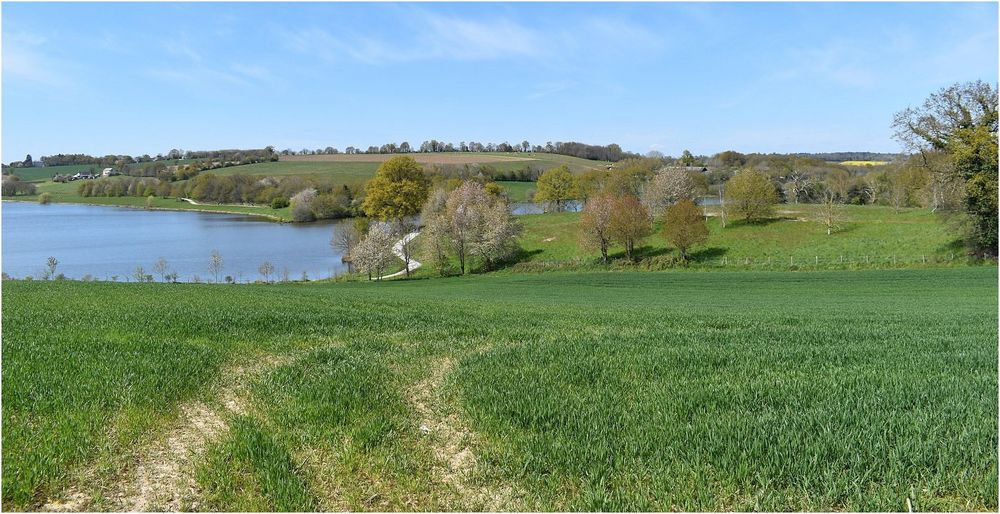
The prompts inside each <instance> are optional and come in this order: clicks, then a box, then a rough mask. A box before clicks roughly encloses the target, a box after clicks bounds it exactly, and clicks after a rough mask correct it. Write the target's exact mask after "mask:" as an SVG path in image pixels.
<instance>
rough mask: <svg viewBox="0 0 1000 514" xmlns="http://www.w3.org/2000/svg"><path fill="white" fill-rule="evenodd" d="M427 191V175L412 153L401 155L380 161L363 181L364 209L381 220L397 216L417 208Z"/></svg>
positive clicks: (407, 213) (428, 190)
mask: <svg viewBox="0 0 1000 514" xmlns="http://www.w3.org/2000/svg"><path fill="white" fill-rule="evenodd" d="M429 192H430V179H429V178H428V177H427V175H426V174H424V170H423V167H421V166H420V164H418V163H417V161H415V160H413V158H412V157H408V156H405V155H401V156H398V157H393V158H392V159H389V160H387V161H385V162H383V163H382V165H381V166H379V167H378V170H377V171H376V172H375V177H374V178H372V179H371V180H369V181H368V183H367V184H366V185H365V194H366V196H365V201H364V204H363V209H364V211H365V213H366V214H368V216H370V217H372V218H376V219H379V220H382V221H388V220H398V219H402V218H405V217H407V216H413V215H415V214H417V213H419V212H420V208H421V207H422V206H423V204H424V201H425V200H427V195H428V193H429Z"/></svg>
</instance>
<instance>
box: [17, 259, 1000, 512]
mask: <svg viewBox="0 0 1000 514" xmlns="http://www.w3.org/2000/svg"><path fill="white" fill-rule="evenodd" d="M996 284H997V270H996V268H995V267H965V268H954V269H923V270H880V271H853V272H847V271H827V272H797V273H786V272H770V273H756V272H741V273H607V272H602V273H549V274H543V275H489V276H472V277H463V278H453V279H444V280H431V281H428V280H412V281H391V282H384V283H327V284H272V285H263V284H262V285H241V286H223V285H206V284H200V285H199V284H121V283H79V282H5V283H4V293H5V296H4V302H3V305H2V309H3V319H4V323H3V326H2V330H3V355H4V360H3V376H4V380H3V395H4V399H5V400H6V401H5V402H4V404H3V412H2V415H3V426H4V438H3V477H4V481H3V506H4V508H5V509H7V510H24V509H32V508H38V507H41V506H45V507H47V508H75V509H76V510H101V509H108V508H112V509H118V508H121V509H135V508H138V509H139V510H157V509H160V508H192V509H195V510H341V509H351V510H475V509H500V510H561V509H567V510H675V509H682V510H896V511H898V510H904V509H906V508H907V501H908V500H909V502H910V503H911V504H912V506H913V508H914V509H915V510H994V511H995V510H996V508H997V452H996V447H997V424H996V418H997V402H996V395H997V346H996V340H997V287H996ZM108 305H113V306H115V307H114V308H99V306H108ZM189 480H190V481H194V483H196V484H197V487H188V485H187V484H188V481H189Z"/></svg>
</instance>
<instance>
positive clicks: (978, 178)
mask: <svg viewBox="0 0 1000 514" xmlns="http://www.w3.org/2000/svg"><path fill="white" fill-rule="evenodd" d="M997 125H998V99H997V89H996V87H995V86H994V85H992V84H989V83H987V82H983V81H981V80H980V81H975V82H966V83H962V84H954V85H952V86H949V87H946V88H943V89H941V90H939V91H938V92H936V93H933V94H931V95H930V96H929V97H928V98H927V99H926V100H925V101H924V103H923V105H921V106H920V107H910V108H907V109H905V110H903V111H900V112H898V113H896V115H895V117H894V119H893V124H892V126H893V128H894V129H895V134H894V136H895V137H896V139H897V140H898V141H900V142H901V143H902V144H903V145H904V146H905V147H906V148H907V149H909V150H911V151H916V152H920V153H924V152H927V151H930V150H940V151H944V152H947V153H948V154H949V155H950V156H951V158H952V160H953V169H954V172H955V173H956V174H957V175H958V176H959V177H960V178H961V179H963V180H964V181H965V183H966V186H965V198H964V202H963V204H964V209H965V212H966V213H967V214H968V215H969V217H970V219H971V221H972V223H971V230H970V231H969V233H968V234H967V239H968V241H969V245H970V247H971V248H972V250H973V251H974V252H975V253H978V254H980V255H989V256H996V255H997V181H998V177H1000V174H998V165H997Z"/></svg>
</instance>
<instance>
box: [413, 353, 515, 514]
mask: <svg viewBox="0 0 1000 514" xmlns="http://www.w3.org/2000/svg"><path fill="white" fill-rule="evenodd" d="M454 367H455V361H454V360H453V359H452V358H450V357H444V358H440V359H437V360H435V361H434V362H432V363H431V370H430V374H429V375H428V376H427V377H426V378H424V379H423V380H421V381H420V382H418V383H417V384H416V385H414V386H413V388H412V389H411V390H410V392H409V401H410V404H411V405H412V406H413V408H414V410H415V411H416V413H417V415H418V416H419V423H420V425H419V426H420V432H421V433H422V434H423V439H424V441H425V442H426V444H427V445H428V446H430V448H431V453H432V455H433V456H434V460H435V464H434V467H433V468H432V476H431V479H432V480H433V481H435V482H440V483H443V484H446V485H447V486H449V487H450V488H451V489H452V490H453V491H454V493H455V494H456V496H457V502H458V504H457V505H453V506H452V510H465V511H484V512H497V511H511V510H517V508H516V505H515V501H516V496H517V495H516V494H515V491H514V489H513V488H512V487H511V486H510V485H507V484H504V485H500V486H495V485H487V484H483V483H482V482H483V481H482V480H481V479H479V478H480V477H476V476H475V475H476V474H477V471H479V468H478V466H479V460H478V459H477V457H476V454H475V452H474V451H473V448H474V446H475V441H476V434H475V433H474V432H473V431H472V430H471V429H470V428H469V427H468V425H467V424H466V423H465V421H464V420H463V419H462V418H461V417H460V416H459V414H458V413H457V412H455V408H454V406H451V405H448V400H447V399H446V398H445V396H444V394H443V391H442V388H443V386H444V383H445V380H446V379H447V377H448V374H449V373H450V372H451V371H452V369H453V368H454Z"/></svg>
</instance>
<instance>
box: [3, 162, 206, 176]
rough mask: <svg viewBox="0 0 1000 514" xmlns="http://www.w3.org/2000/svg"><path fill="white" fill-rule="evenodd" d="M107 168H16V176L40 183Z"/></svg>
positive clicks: (171, 164)
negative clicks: (58, 176)
mask: <svg viewBox="0 0 1000 514" xmlns="http://www.w3.org/2000/svg"><path fill="white" fill-rule="evenodd" d="M196 160H197V159H177V160H171V161H160V162H162V163H163V164H164V165H166V166H174V165H176V164H190V163H192V162H195V161H196ZM152 164H153V163H143V164H133V165H132V166H143V165H152ZM104 168H105V167H104V166H101V165H100V164H69V165H66V166H46V167H43V168H14V169H13V171H14V174H15V175H17V176H18V177H20V178H21V180H26V181H29V182H40V181H46V180H49V179H51V178H52V177H54V176H56V175H73V174H75V173H80V172H87V171H93V172H94V173H97V174H100V173H101V170H103V169H104Z"/></svg>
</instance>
